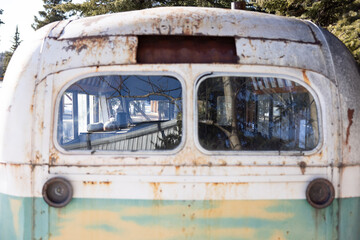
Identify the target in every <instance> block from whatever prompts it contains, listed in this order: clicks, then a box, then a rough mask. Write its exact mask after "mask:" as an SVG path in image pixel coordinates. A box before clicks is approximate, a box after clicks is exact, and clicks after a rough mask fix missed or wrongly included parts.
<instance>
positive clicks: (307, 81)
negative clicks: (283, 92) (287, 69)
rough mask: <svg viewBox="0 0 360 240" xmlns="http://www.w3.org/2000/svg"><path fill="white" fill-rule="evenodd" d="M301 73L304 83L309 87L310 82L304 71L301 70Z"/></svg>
mask: <svg viewBox="0 0 360 240" xmlns="http://www.w3.org/2000/svg"><path fill="white" fill-rule="evenodd" d="M302 73H303V78H304V81H305V83H306V84H307V85H311V84H310V80H309V78H308V76H307V75H306V70H305V69H303V70H302Z"/></svg>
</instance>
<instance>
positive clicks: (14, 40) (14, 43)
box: [3, 26, 22, 74]
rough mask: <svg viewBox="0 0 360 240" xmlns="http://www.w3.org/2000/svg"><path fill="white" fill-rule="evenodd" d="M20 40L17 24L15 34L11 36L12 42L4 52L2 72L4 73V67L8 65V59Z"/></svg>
mask: <svg viewBox="0 0 360 240" xmlns="http://www.w3.org/2000/svg"><path fill="white" fill-rule="evenodd" d="M21 42H22V41H21V40H20V33H19V29H18V26H16V31H15V35H14V37H13V42H12V43H13V44H12V46H11V48H10V51H6V52H5V57H4V68H3V74H5V72H6V69H7V67H8V65H9V62H10V59H11V57H12V56H13V54H14V52H15V50H16V49H17V48H18V46H19V45H20V43H21Z"/></svg>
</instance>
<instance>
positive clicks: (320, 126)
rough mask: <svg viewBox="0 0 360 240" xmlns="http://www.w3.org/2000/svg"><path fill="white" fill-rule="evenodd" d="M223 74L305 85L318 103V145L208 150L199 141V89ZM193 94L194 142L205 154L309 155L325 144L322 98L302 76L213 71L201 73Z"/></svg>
mask: <svg viewBox="0 0 360 240" xmlns="http://www.w3.org/2000/svg"><path fill="white" fill-rule="evenodd" d="M223 76H229V77H268V78H269V77H270V78H281V79H285V80H289V81H292V82H295V83H297V84H299V85H300V86H302V87H304V88H305V89H306V90H307V91H308V92H309V93H310V94H311V95H312V97H313V98H314V101H315V104H316V111H317V118H318V129H319V136H318V138H319V140H318V143H317V145H316V146H315V147H314V148H313V149H311V150H306V151H297V150H282V151H278V150H239V151H236V150H233V151H226V150H213V151H211V150H207V149H205V148H203V147H202V146H201V144H200V141H199V136H198V121H199V116H198V104H197V101H198V90H199V86H200V84H201V83H202V82H204V81H205V80H206V79H209V78H214V77H223ZM193 91H194V92H193V96H194V101H193V102H194V109H193V111H194V123H193V124H194V125H193V127H194V133H193V137H194V143H195V146H196V148H197V149H198V150H199V151H200V152H202V153H203V154H205V155H217V156H218V155H224V156H234V155H241V156H245V155H250V156H308V155H313V154H315V153H318V152H319V151H320V150H321V149H322V146H323V141H324V140H323V134H324V131H323V126H324V123H323V117H322V108H321V104H320V100H319V97H318V95H317V94H316V92H315V90H314V89H312V88H311V86H310V85H309V84H306V83H304V81H303V80H302V79H301V78H296V77H293V76H290V75H285V74H274V73H256V74H255V73H246V72H211V73H210V74H206V75H200V76H199V77H198V78H197V79H196V81H195V84H194V90H193Z"/></svg>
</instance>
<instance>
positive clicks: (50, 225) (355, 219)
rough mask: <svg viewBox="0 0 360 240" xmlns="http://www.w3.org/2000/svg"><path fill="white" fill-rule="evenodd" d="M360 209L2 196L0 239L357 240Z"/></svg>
mask: <svg viewBox="0 0 360 240" xmlns="http://www.w3.org/2000/svg"><path fill="white" fill-rule="evenodd" d="M338 210H340V214H339V217H340V222H338V221H337V219H338V217H337V214H338ZM359 212H360V198H350V199H341V200H339V199H336V200H335V201H334V203H333V204H332V205H331V206H330V207H328V208H326V209H321V210H316V209H314V208H312V207H311V206H310V205H309V204H308V203H307V202H306V200H289V201H288V200H280V201H276V200H259V201H237V200H234V201H230V200H224V201H165V200H116V199H73V200H72V201H71V202H70V204H69V205H68V206H66V207H65V208H60V209H56V208H52V207H49V206H48V205H47V204H46V203H45V202H44V200H43V199H42V198H18V197H12V196H8V195H4V194H0V222H1V224H0V239H6V240H8V239H9V240H13V239H15V240H16V239H36V240H40V239H41V240H45V239H66V240H68V239H90V240H91V239H142V240H147V239H157V240H159V239H170V240H177V239H194V240H197V239H225V240H232V239H240V240H242V239H265V240H266V239H269V240H273V239H277V240H279V239H280V240H283V239H291V240H293V239H294V240H297V239H299V240H300V239H301V240H303V239H314V240H315V239H316V240H322V239H326V240H328V239H331V240H332V239H346V240H352V239H353V240H358V239H360V228H359V222H360V214H359ZM32 226H34V230H35V231H34V233H33V235H32ZM337 229H339V234H340V235H339V238H338V233H337Z"/></svg>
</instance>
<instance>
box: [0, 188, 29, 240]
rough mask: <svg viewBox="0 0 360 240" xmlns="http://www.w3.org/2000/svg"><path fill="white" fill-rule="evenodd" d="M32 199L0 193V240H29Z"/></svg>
mask: <svg viewBox="0 0 360 240" xmlns="http://www.w3.org/2000/svg"><path fill="white" fill-rule="evenodd" d="M32 203H33V202H32V198H19V197H13V196H8V195H5V194H1V193H0V223H1V224H0V239H6V240H17V239H19V240H22V239H31V236H32V235H31V233H32V224H33V219H32V211H33V205H32Z"/></svg>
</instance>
